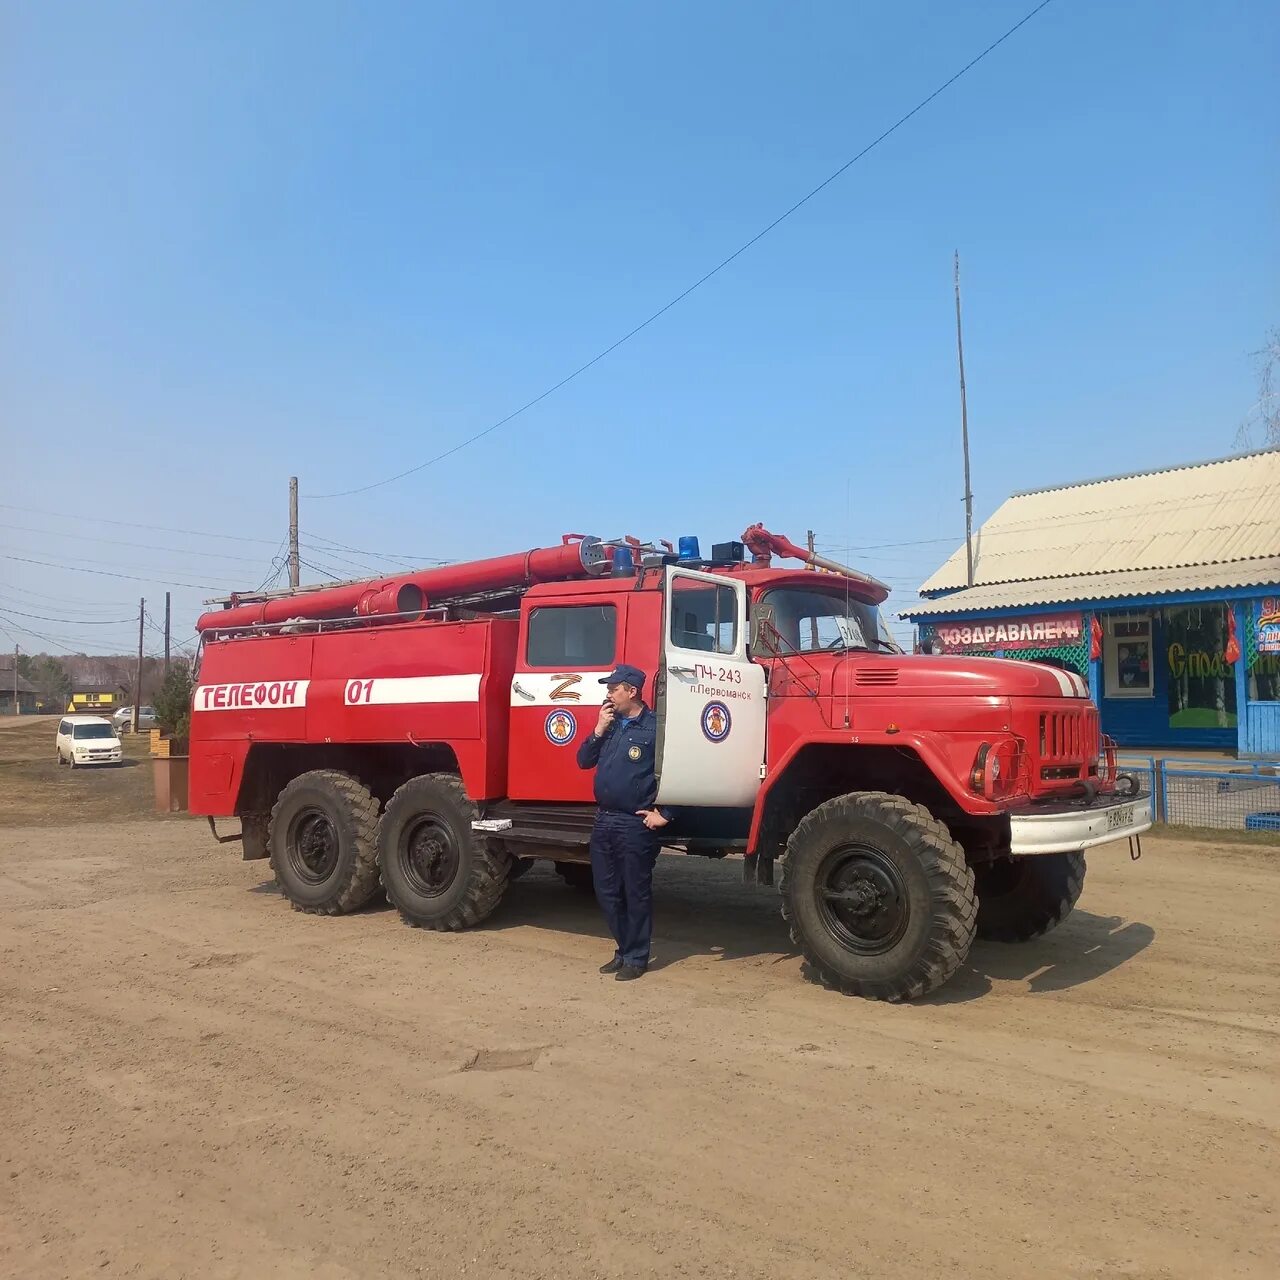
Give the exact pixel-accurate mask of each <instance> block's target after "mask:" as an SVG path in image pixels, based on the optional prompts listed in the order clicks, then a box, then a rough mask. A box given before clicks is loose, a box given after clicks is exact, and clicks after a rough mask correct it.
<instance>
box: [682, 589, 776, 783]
mask: <svg viewBox="0 0 1280 1280" xmlns="http://www.w3.org/2000/svg"><path fill="white" fill-rule="evenodd" d="M677 578H686V579H693V580H694V581H695V582H698V583H705V584H708V585H712V586H719V587H726V586H731V587H732V588H733V589H734V592H735V599H736V611H737V612H736V617H737V629H736V630H737V633H736V638H735V643H734V646H733V651H732V652H731V653H709V652H707V651H706V650H705V649H688V648H684V647H682V646H680V645H678V644H675V643H673V642H672V639H671V621H670V620H671V616H672V609H671V593H672V583H673V582H674V581H675V580H676V579H677ZM666 603H667V608H666V610H665V617H664V622H663V635H664V641H663V659H662V661H663V676H664V679H665V685H666V689H665V694H664V697H663V700H662V755H661V776H660V778H659V780H658V801H659V803H661V804H670V805H681V806H698V807H713V808H715V807H731V808H744V807H749V806H750V805H753V804H754V803H755V798H756V793H757V792H758V791H759V790H760V766H761V765H762V764H763V763H764V746H765V673H764V668H763V667H761V666H758V665H757V664H756V663H754V662H752V661H751V660H750V659H749V658H748V657H747V654H746V646H747V611H746V588H745V586H744V585H743V584H742V583H740V582H734V581H733V580H732V579H728V578H722V577H719V576H717V575H715V574H706V573H697V572H694V571H693V570H688V569H679V568H677V567H675V566H671V567H669V568H668V570H667V588H666Z"/></svg>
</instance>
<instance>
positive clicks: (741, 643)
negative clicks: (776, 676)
mask: <svg viewBox="0 0 1280 1280" xmlns="http://www.w3.org/2000/svg"><path fill="white" fill-rule="evenodd" d="M681 578H687V579H689V580H690V581H692V582H694V583H696V584H697V585H698V586H699V587H703V588H706V587H711V588H713V589H715V590H716V591H728V592H729V593H730V597H731V599H732V600H733V615H732V621H733V644H732V646H731V647H730V648H728V649H720V648H714V647H713V648H711V649H699V648H692V647H690V646H689V645H684V644H681V643H680V642H679V641H678V640H677V639H676V632H675V623H676V609H677V607H678V604H679V597H678V596H677V593H676V585H675V584H676V582H677V581H678V580H679V579H681ZM747 609H748V599H747V592H746V585H745V584H744V583H742V582H740V581H738V580H736V579H734V578H726V577H722V576H720V575H719V574H711V573H703V572H700V571H697V570H692V569H680V568H678V567H675V566H672V569H671V572H670V576H669V577H668V579H667V583H666V592H665V610H664V612H665V614H666V617H664V619H663V637H664V639H663V643H664V645H665V646H666V648H667V649H668V650H674V651H676V652H679V653H682V654H690V655H693V656H696V657H698V658H701V659H702V661H703V662H707V661H708V660H711V659H715V658H745V657H746V656H747V648H746V646H747V635H748V621H747V619H748V612H747ZM718 616H719V615H717V617H718ZM718 625H721V626H722V625H723V622H720V623H719V624H718ZM717 643H718V642H717Z"/></svg>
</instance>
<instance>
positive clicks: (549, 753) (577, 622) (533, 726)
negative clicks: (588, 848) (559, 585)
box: [507, 595, 628, 804]
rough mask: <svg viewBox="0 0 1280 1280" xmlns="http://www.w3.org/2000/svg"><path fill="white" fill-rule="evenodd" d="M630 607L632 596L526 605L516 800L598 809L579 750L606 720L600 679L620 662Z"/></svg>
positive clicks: (514, 724) (517, 685)
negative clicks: (580, 765)
mask: <svg viewBox="0 0 1280 1280" xmlns="http://www.w3.org/2000/svg"><path fill="white" fill-rule="evenodd" d="M627 603H628V602H627V599H626V597H625V595H623V596H621V598H619V597H618V596H606V597H600V596H596V597H593V596H590V595H588V596H574V595H566V596H564V597H559V598H556V597H552V598H549V599H548V598H535V599H530V598H529V597H527V596H526V598H525V599H524V601H523V603H522V605H521V617H520V622H521V625H520V648H519V652H518V653H517V656H516V669H515V674H514V676H513V677H512V680H511V721H510V725H511V739H510V748H509V761H508V767H507V779H508V781H507V794H508V795H509V796H510V797H511V799H513V800H535V801H543V802H544V803H557V802H559V803H583V804H589V803H591V801H592V799H593V790H592V775H591V772H590V771H589V770H584V769H579V768H578V759H577V757H578V747H579V746H580V745H581V744H582V742H583V740H584V739H585V738H587V737H588V736H590V734H591V732H592V730H593V729H594V728H595V724H596V719H597V717H598V716H599V714H600V705H601V703H602V702H603V701H604V696H605V691H604V686H603V685H601V683H600V680H601V678H602V677H604V676H606V675H608V674H609V672H610V671H611V670H612V669H613V667H614V665H615V663H616V662H618V661H619V655H620V653H621V652H622V647H623V646H622V636H623V629H624V627H625V625H626V610H627Z"/></svg>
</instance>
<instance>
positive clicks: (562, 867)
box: [556, 862, 596, 893]
mask: <svg viewBox="0 0 1280 1280" xmlns="http://www.w3.org/2000/svg"><path fill="white" fill-rule="evenodd" d="M556 874H557V875H558V876H559V877H560V879H561V880H563V881H564V882H565V884H567V885H568V886H569V888H570V889H577V890H578V891H579V892H580V893H594V892H595V889H596V885H595V881H594V880H593V879H592V876H591V863H589V862H557V863H556Z"/></svg>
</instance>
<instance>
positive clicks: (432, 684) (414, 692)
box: [342, 671, 480, 707]
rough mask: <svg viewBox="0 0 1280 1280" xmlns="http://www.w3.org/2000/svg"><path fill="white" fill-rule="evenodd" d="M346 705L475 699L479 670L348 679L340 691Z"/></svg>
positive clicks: (373, 705)
mask: <svg viewBox="0 0 1280 1280" xmlns="http://www.w3.org/2000/svg"><path fill="white" fill-rule="evenodd" d="M342 700H343V701H344V702H345V703H346V704H347V706H349V707H385V706H405V705H410V704H416V703H427V702H479V701H480V673H479V672H478V671H477V672H475V673H473V674H471V675H462V676H390V677H388V678H386V679H381V680H360V679H351V680H348V681H347V683H346V686H345V688H344V689H343V691H342Z"/></svg>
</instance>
